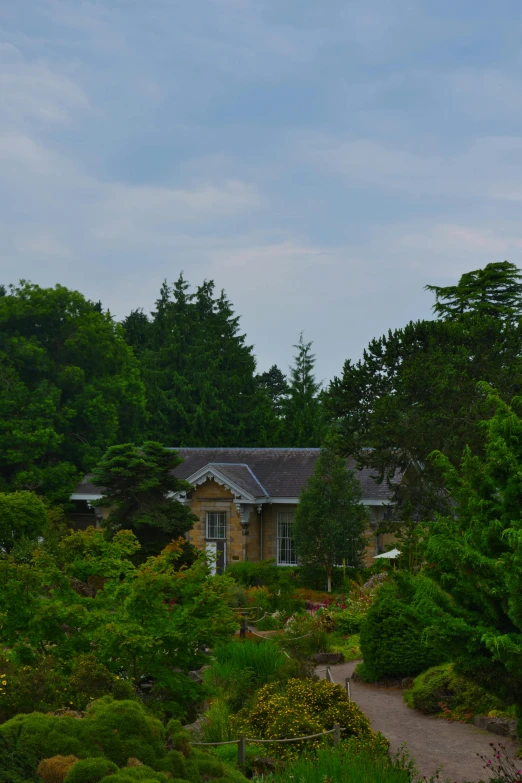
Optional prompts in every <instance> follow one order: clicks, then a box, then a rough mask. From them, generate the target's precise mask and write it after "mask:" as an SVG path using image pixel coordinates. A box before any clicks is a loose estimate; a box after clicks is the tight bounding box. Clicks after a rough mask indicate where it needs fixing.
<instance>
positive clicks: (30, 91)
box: [0, 0, 522, 380]
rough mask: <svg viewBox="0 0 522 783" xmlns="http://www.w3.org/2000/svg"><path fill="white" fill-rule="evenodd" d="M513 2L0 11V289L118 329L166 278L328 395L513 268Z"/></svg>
mask: <svg viewBox="0 0 522 783" xmlns="http://www.w3.org/2000/svg"><path fill="white" fill-rule="evenodd" d="M521 23H522V4H521V3H520V0H512V1H510V0H499V2H497V3H493V2H491V1H490V0H473V1H471V0H437V2H435V1H434V0H410V1H405V0H355V1H354V0H140V1H139V2H137V1H136V0H96V1H95V2H83V0H63V2H61V1H60V0H56V1H55V0H17V2H14V1H13V0H0V27H1V41H2V43H1V46H0V55H1V62H0V198H1V210H0V221H1V226H0V243H1V255H0V265H1V274H0V281H3V282H6V283H8V282H16V281H17V280H18V279H19V278H26V279H29V280H32V281H33V282H35V283H39V284H41V285H54V284H55V283H57V282H60V283H62V284H64V285H67V286H70V287H74V288H77V289H79V290H80V291H82V292H83V293H84V294H85V295H87V296H88V297H89V298H92V299H95V300H98V299H101V300H102V302H103V303H104V305H105V306H106V307H108V308H110V310H111V311H112V312H113V313H115V314H116V316H117V317H119V318H120V317H124V316H125V315H126V314H127V313H128V312H129V311H130V310H131V309H133V308H136V307H140V306H142V307H144V309H145V310H146V311H149V310H150V309H152V308H153V305H154V300H155V299H156V297H157V294H158V291H159V287H160V285H161V282H162V280H163V279H164V278H167V279H168V280H169V281H174V279H175V278H176V277H177V276H178V275H179V272H180V271H181V270H184V272H185V276H186V277H187V278H188V279H189V280H190V281H191V282H192V283H193V284H194V285H196V284H198V283H199V282H201V281H202V280H203V279H204V278H212V279H214V280H215V282H216V285H217V287H218V288H224V289H225V290H226V292H227V294H228V296H229V298H230V299H231V300H232V302H233V303H234V306H235V309H236V311H237V312H238V313H239V314H241V316H242V321H241V323H242V327H243V329H244V331H245V332H246V333H247V335H248V339H249V342H251V343H252V344H254V346H255V352H256V355H257V357H258V362H259V368H260V369H266V368H267V367H268V366H269V365H271V364H272V363H274V362H275V363H277V364H279V365H280V366H281V367H282V369H284V370H286V369H287V367H288V364H289V362H290V360H291V357H292V353H293V350H292V347H291V346H292V344H293V343H295V342H296V341H297V338H298V335H299V332H300V331H301V330H304V332H305V339H308V340H313V341H314V349H315V352H316V353H317V370H318V375H319V376H320V378H323V379H325V380H328V379H329V378H331V377H332V376H333V375H334V374H338V373H339V372H340V371H341V369H342V364H343V361H344V360H345V359H346V358H348V357H349V358H352V359H356V358H358V357H359V356H360V354H361V352H362V350H363V348H364V346H365V345H366V344H367V343H368V341H369V340H370V339H371V338H372V337H374V336H377V335H379V334H381V333H383V332H384V331H386V330H387V329H388V328H390V327H392V328H394V327H398V326H401V325H402V324H404V323H406V322H407V321H408V320H410V319H416V318H422V317H428V316H429V314H430V308H431V304H432V296H431V294H428V293H426V292H424V291H423V286H424V284H425V283H434V284H439V285H447V284H451V283H453V282H455V281H456V280H457V278H458V277H459V275H460V274H462V272H464V271H467V270H470V269H476V268H479V267H481V266H484V265H485V264H486V263H489V262H491V261H502V260H504V259H508V260H510V261H512V262H514V263H516V264H518V265H521V266H522V263H521V255H522V222H521V220H520V217H521V207H522V130H521V129H522V49H521V42H522V24H521Z"/></svg>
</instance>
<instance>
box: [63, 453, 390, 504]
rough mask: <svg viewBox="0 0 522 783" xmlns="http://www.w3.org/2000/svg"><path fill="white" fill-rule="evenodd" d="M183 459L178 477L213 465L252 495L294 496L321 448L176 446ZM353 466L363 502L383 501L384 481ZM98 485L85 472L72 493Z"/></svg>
mask: <svg viewBox="0 0 522 783" xmlns="http://www.w3.org/2000/svg"><path fill="white" fill-rule="evenodd" d="M175 451H177V452H178V453H179V456H180V457H181V458H182V460H183V462H182V463H181V465H178V467H177V468H176V469H175V470H174V474H175V475H176V476H178V478H183V479H190V478H191V477H192V476H195V474H197V473H198V472H199V471H201V470H203V468H207V467H208V468H209V470H212V469H215V470H216V471H217V472H219V473H220V474H221V475H222V476H223V477H224V478H225V479H229V480H230V481H231V482H232V483H233V484H235V485H236V486H238V487H241V488H242V489H243V490H244V491H245V492H246V493H248V494H249V495H250V496H252V497H255V498H260V499H262V498H266V497H270V498H273V499H274V500H275V499H277V498H297V497H298V496H299V493H300V492H301V490H302V488H303V487H304V485H305V484H306V482H307V481H308V479H309V478H310V476H311V475H312V473H313V470H314V465H315V462H316V460H317V458H318V456H319V453H320V449H292V448H285V449H257V448H250V449H243V448H208V449H206V448H176V449H175ZM347 466H348V468H350V470H354V472H355V476H356V478H357V479H358V480H359V481H360V483H361V489H362V495H363V502H364V501H366V502H369V501H373V502H386V501H387V500H390V498H391V491H390V489H389V487H388V485H387V484H386V482H384V481H383V482H382V483H380V484H379V483H377V481H376V480H375V478H373V472H372V469H371V468H364V469H363V470H355V462H354V460H353V459H351V458H350V459H348V461H347ZM100 491H101V489H100V488H99V487H95V486H94V485H93V484H91V483H90V482H89V477H88V476H87V477H86V478H85V479H84V481H83V482H82V483H81V484H78V486H77V487H76V490H75V493H74V495H73V497H74V496H76V497H77V496H78V495H80V494H81V495H90V494H92V495H98V496H99V494H100Z"/></svg>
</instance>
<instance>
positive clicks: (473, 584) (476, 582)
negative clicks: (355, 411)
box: [419, 384, 522, 709]
mask: <svg viewBox="0 0 522 783" xmlns="http://www.w3.org/2000/svg"><path fill="white" fill-rule="evenodd" d="M479 389H480V393H481V395H482V396H483V397H484V398H485V401H486V403H487V404H488V405H489V406H491V407H492V408H493V409H494V414H493V416H492V417H491V418H490V419H489V420H488V421H487V422H485V423H484V424H483V425H482V427H481V428H480V434H481V438H482V439H483V444H482V448H481V449H480V450H479V454H473V452H472V451H471V449H466V450H465V451H464V455H463V458H462V462H461V466H460V468H459V469H456V468H454V467H453V466H452V465H451V463H450V462H449V460H448V459H447V458H445V457H443V456H442V455H441V454H438V455H435V460H436V463H437V464H438V466H439V467H440V468H441V470H442V471H443V473H444V476H445V480H446V486H447V489H448V491H449V492H450V493H451V495H452V497H453V498H454V501H455V507H454V514H453V515H452V516H448V517H445V518H440V519H439V520H438V521H437V524H436V526H435V527H434V528H433V530H432V533H431V535H430V538H429V540H428V543H427V555H426V558H427V564H428V568H427V569H426V573H427V574H429V576H430V577H431V580H430V582H429V583H428V585H427V587H429V588H430V589H429V590H428V589H426V590H425V591H424V592H423V594H422V596H421V598H422V600H420V601H419V608H420V610H421V611H423V612H424V615H425V616H426V618H427V620H428V621H429V624H430V626H431V628H432V633H433V634H437V635H438V637H439V638H440V639H441V642H442V644H444V645H445V646H446V648H447V649H448V651H449V652H450V655H451V659H452V660H454V661H455V665H456V670H457V671H458V672H459V673H461V674H463V675H465V676H468V677H470V678H471V679H473V680H474V681H475V682H477V683H480V684H482V685H483V686H484V687H485V688H486V689H487V690H491V691H493V692H496V693H497V694H498V695H499V696H500V697H501V698H505V697H507V696H508V695H511V696H512V698H514V700H515V702H516V703H517V705H518V706H519V709H520V708H522V644H521V642H520V639H521V633H522V600H521V597H520V596H521V594H520V580H521V578H522V561H521V557H520V553H521V546H520V544H521V542H522V489H521V483H520V472H521V465H522V418H521V414H522V400H521V399H520V398H514V399H513V401H512V404H511V406H509V405H507V404H506V403H505V402H503V400H501V398H500V396H499V395H497V394H496V393H494V392H492V391H491V389H490V387H489V386H488V385H486V384H480V386H479Z"/></svg>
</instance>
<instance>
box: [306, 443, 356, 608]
mask: <svg viewBox="0 0 522 783" xmlns="http://www.w3.org/2000/svg"><path fill="white" fill-rule="evenodd" d="M361 499H362V491H361V487H360V484H359V482H358V481H357V479H356V478H355V476H354V474H353V472H352V471H349V470H347V468H346V460H345V459H343V458H342V457H338V456H337V455H336V454H335V453H334V452H333V451H332V450H330V449H322V450H321V453H320V455H319V457H318V459H317V461H316V463H315V466H314V472H313V474H312V476H311V477H310V479H309V480H308V482H307V484H306V486H305V487H304V488H303V490H302V491H301V494H300V496H299V505H298V506H297V511H296V514H295V521H294V525H293V537H294V541H295V546H296V551H297V556H298V559H299V562H300V563H302V564H303V565H304V566H315V567H319V568H324V570H325V573H326V580H327V584H328V592H329V593H330V592H331V590H332V574H333V570H334V568H335V566H336V565H341V564H343V562H344V563H346V565H348V566H351V567H353V568H359V567H361V566H362V564H363V560H362V556H363V553H364V550H365V548H366V538H365V532H366V529H367V525H368V514H367V511H366V508H365V507H364V506H363V505H361Z"/></svg>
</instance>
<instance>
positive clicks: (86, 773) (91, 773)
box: [64, 758, 118, 783]
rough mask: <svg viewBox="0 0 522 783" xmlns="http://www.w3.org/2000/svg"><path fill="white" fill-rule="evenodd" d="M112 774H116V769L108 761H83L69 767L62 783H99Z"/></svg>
mask: <svg viewBox="0 0 522 783" xmlns="http://www.w3.org/2000/svg"><path fill="white" fill-rule="evenodd" d="M114 772H118V767H117V766H116V764H113V762H112V761H109V760H108V759H101V758H98V759H97V758H91V759H83V760H82V761H78V762H77V763H76V764H75V765H74V766H73V767H71V769H70V770H69V772H68V773H67V775H66V777H65V781H64V783H99V781H100V780H101V779H102V778H104V777H105V776H106V775H112V774H113V773H114Z"/></svg>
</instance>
